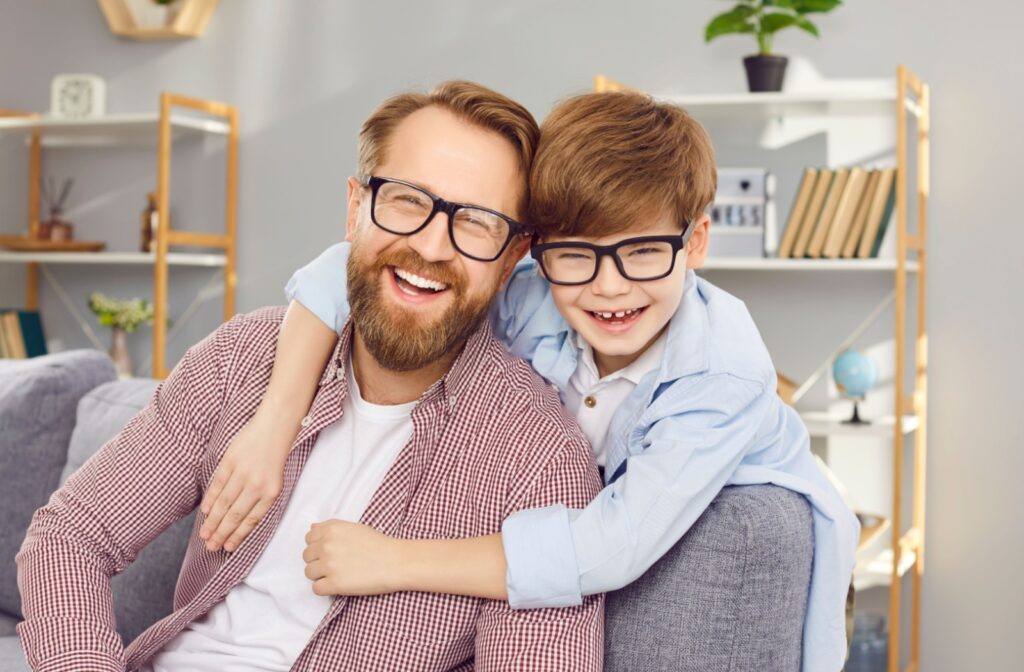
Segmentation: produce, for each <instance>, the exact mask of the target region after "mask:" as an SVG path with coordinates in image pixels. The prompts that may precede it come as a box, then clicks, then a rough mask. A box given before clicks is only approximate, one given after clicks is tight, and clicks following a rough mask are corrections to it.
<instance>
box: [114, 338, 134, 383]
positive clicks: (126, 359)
mask: <svg viewBox="0 0 1024 672" xmlns="http://www.w3.org/2000/svg"><path fill="white" fill-rule="evenodd" d="M110 358H111V359H112V360H114V368H115V369H117V377H118V378H120V379H122V380H124V379H125V378H131V377H132V358H131V356H130V355H129V354H128V338H127V337H126V335H125V331H124V329H121V328H120V327H114V328H113V329H112V330H111V338H110Z"/></svg>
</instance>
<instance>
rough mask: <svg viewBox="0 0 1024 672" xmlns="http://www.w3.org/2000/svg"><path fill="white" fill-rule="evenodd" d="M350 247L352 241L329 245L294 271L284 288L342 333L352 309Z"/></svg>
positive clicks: (286, 294) (289, 294) (294, 298)
mask: <svg viewBox="0 0 1024 672" xmlns="http://www.w3.org/2000/svg"><path fill="white" fill-rule="evenodd" d="M349 247H350V245H349V243H338V244H337V245H332V246H330V247H328V248H327V249H326V250H324V251H323V252H322V253H321V254H320V256H319V257H317V258H316V259H314V260H313V261H311V262H309V263H308V264H306V265H305V266H303V267H302V268H300V269H299V270H297V271H295V273H294V274H293V275H292V277H291V279H289V280H288V284H287V285H286V286H285V289H284V294H285V296H286V297H287V298H288V301H298V302H299V303H301V304H302V305H303V306H305V307H306V308H308V309H309V311H310V312H312V313H313V314H314V315H316V316H317V317H318V318H320V321H321V322H323V323H324V324H326V325H327V326H328V327H330V328H331V329H334V331H335V332H337V333H341V329H342V327H343V326H344V325H345V320H347V319H348V313H349V306H348V274H347V270H346V268H347V266H348V253H349Z"/></svg>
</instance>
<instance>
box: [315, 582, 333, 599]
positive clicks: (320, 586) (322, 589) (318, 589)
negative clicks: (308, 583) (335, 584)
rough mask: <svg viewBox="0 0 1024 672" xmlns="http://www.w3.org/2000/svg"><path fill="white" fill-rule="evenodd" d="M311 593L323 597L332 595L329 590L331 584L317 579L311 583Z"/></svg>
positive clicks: (331, 591)
mask: <svg viewBox="0 0 1024 672" xmlns="http://www.w3.org/2000/svg"><path fill="white" fill-rule="evenodd" d="M313 593H314V594H316V595H323V596H331V595H334V591H333V590H331V582H330V581H329V580H328V579H326V578H324V579H317V580H316V581H314V582H313Z"/></svg>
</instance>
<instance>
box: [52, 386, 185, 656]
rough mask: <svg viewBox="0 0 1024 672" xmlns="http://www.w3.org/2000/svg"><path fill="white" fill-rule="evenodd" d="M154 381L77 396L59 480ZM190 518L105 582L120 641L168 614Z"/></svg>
mask: <svg viewBox="0 0 1024 672" xmlns="http://www.w3.org/2000/svg"><path fill="white" fill-rule="evenodd" d="M157 384H158V383H157V381H155V380H150V379H144V378H136V379H130V380H123V381H115V382H112V383H107V384H106V385H101V386H99V387H97V388H96V389H95V390H93V391H92V392H90V393H89V394H87V395H85V397H83V398H82V401H81V402H79V404H78V421H77V423H76V424H75V431H74V433H73V434H72V435H71V445H70V446H69V448H68V463H67V466H66V467H65V469H64V475H63V478H64V479H66V478H67V477H68V476H70V475H71V474H72V473H74V471H75V470H76V469H78V468H79V467H80V466H82V464H83V463H84V462H85V461H86V460H87V459H89V457H90V456H91V455H92V454H93V453H95V452H96V451H97V450H99V449H100V447H102V446H103V444H105V443H106V442H107V441H109V440H110V439H111V438H113V437H114V436H116V435H117V433H118V432H120V431H121V429H122V428H123V427H124V426H125V425H126V424H128V421H129V420H131V419H132V417H133V416H135V414H136V413H138V412H139V411H140V410H142V409H143V408H144V407H145V406H146V404H147V403H149V400H150V398H151V397H152V396H153V391H154V390H155V389H156V387H157ZM194 519H195V514H192V515H189V516H188V517H186V518H184V519H182V520H179V521H178V522H177V523H175V524H174V525H172V526H171V527H170V528H168V529H167V530H165V531H164V533H163V534H161V535H160V536H159V537H157V538H156V539H154V540H153V541H152V542H151V543H150V544H149V545H148V546H146V548H144V549H142V551H141V552H140V553H139V555H138V557H137V558H136V559H135V562H133V563H132V564H131V565H129V566H128V568H127V569H125V571H124V572H122V573H121V574H119V575H118V576H115V577H114V578H113V580H112V581H111V588H112V590H113V591H114V614H115V616H116V618H117V629H118V632H120V633H121V638H122V639H123V640H124V642H125V643H126V644H127V643H129V642H131V641H132V640H133V639H135V638H136V637H138V636H139V634H141V633H142V631H143V630H145V629H146V628H148V627H149V626H150V625H152V624H153V623H155V622H156V621H158V620H160V619H161V618H163V617H164V616H166V615H167V614H169V613H170V612H171V607H172V604H173V601H174V587H175V585H176V583H177V580H178V572H179V571H180V569H181V563H182V560H183V558H184V557H185V548H186V547H187V546H188V538H189V534H190V533H191V531H192V524H193V522H194Z"/></svg>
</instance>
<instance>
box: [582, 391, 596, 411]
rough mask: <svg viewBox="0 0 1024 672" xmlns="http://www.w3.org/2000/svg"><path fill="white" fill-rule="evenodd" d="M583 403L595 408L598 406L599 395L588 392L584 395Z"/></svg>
mask: <svg viewBox="0 0 1024 672" xmlns="http://www.w3.org/2000/svg"><path fill="white" fill-rule="evenodd" d="M583 403H584V404H586V406H587V408H593V407H594V406H597V397H595V396H594V395H592V394H588V395H587V396H585V397H583Z"/></svg>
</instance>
